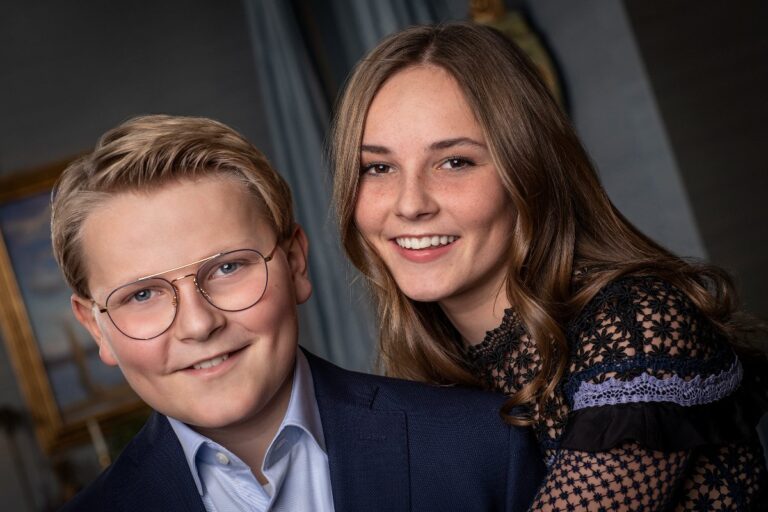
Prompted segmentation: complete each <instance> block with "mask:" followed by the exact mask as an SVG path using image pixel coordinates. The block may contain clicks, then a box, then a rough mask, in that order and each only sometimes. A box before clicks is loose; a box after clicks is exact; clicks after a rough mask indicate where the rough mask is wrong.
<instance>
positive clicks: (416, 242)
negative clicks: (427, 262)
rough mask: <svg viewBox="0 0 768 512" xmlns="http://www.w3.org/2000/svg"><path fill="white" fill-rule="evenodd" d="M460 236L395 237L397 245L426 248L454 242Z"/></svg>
mask: <svg viewBox="0 0 768 512" xmlns="http://www.w3.org/2000/svg"><path fill="white" fill-rule="evenodd" d="M457 238H458V237H456V236H447V235H442V236H441V235H434V236H421V237H400V238H395V242H397V245H399V246H400V247H402V248H404V249H426V248H428V247H439V246H441V245H448V244H452V243H453V242H455V241H456V239H457Z"/></svg>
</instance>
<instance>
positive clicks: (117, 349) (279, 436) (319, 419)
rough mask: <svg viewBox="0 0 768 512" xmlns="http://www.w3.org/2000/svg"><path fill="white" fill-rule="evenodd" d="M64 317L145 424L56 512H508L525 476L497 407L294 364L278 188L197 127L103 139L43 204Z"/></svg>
mask: <svg viewBox="0 0 768 512" xmlns="http://www.w3.org/2000/svg"><path fill="white" fill-rule="evenodd" d="M51 226H52V228H51V229H52V238H53V245H54V254H55V256H56V259H57V261H58V263H59V265H60V267H61V269H62V271H63V273H64V275H65V278H66V279H67V281H68V283H69V284H70V286H71V287H72V289H73V291H74V294H73V295H72V309H73V312H74V314H75V316H76V318H77V319H78V321H80V323H82V324H83V325H84V326H85V327H86V329H87V330H88V332H89V333H90V334H91V336H92V337H93V339H94V340H95V341H96V343H97V344H98V347H99V356H100V358H101V359H102V361H103V362H104V363H106V364H108V365H118V366H119V367H120V369H121V371H122V372H123V374H124V375H125V378H126V380H127V381H128V383H129V384H130V385H131V387H132V388H133V389H134V390H135V391H136V393H137V394H138V395H139V396H140V397H141V398H142V399H143V400H144V401H145V402H147V404H149V405H150V406H151V407H152V408H153V409H154V410H155V411H156V412H155V413H154V414H153V415H152V417H151V418H150V419H149V421H148V422H147V424H146V425H145V427H144V428H143V429H142V431H141V432H140V433H139V434H137V436H136V437H135V438H134V440H133V441H132V442H131V443H130V444H129V445H128V447H126V449H125V450H124V451H123V453H122V454H121V455H120V457H119V458H118V459H117V460H116V461H115V463H114V464H113V465H112V466H111V467H110V468H109V469H108V470H107V471H105V472H104V473H103V474H102V475H101V476H100V477H99V479H98V480H97V481H96V482H94V483H93V484H92V485H90V486H89V487H88V488H86V489H85V490H84V491H83V492H82V493H80V494H79V495H78V496H77V497H76V498H75V499H74V500H73V501H72V502H71V503H70V504H68V506H67V507H65V510H87V511H91V510H110V511H118V510H125V511H137V510H141V511H151V510H158V511H164V512H167V511H173V510H179V511H182V510H183V511H191V510H196V511H205V510H207V511H212V510H281V511H282V510H286V511H288V510H297V511H305V510H306V511H310V510H311V511H325V510H336V511H343V510H349V511H357V510H365V511H374V510H387V511H398V510H483V511H486V510H497V509H509V510H522V509H524V508H526V507H527V505H528V504H529V503H530V501H531V500H532V497H533V493H534V492H535V489H536V485H537V484H538V482H539V477H540V475H541V473H540V472H541V462H540V460H539V457H538V456H537V454H536V448H535V445H534V444H533V441H532V440H531V439H529V437H528V434H527V433H526V432H524V431H521V430H518V429H510V428H508V427H506V426H504V425H503V424H502V422H501V420H500V419H499V418H498V414H497V411H498V408H499V406H500V404H501V401H502V399H501V398H500V397H496V396H493V395H490V394H485V393H481V392H473V391H467V390H459V389H439V388H431V387H428V386H424V385H420V384H415V383H409V382H403V381H396V380H393V379H386V378H382V377H374V376H368V375H362V374H357V373H352V372H347V371H344V370H342V369H340V368H337V367H335V366H333V365H331V364H330V363H327V362H325V361H322V360H320V359H318V358H317V357H314V356H312V355H311V354H309V353H306V354H305V353H304V352H302V351H300V350H297V348H298V331H297V309H296V306H297V305H298V304H301V303H303V302H304V301H306V300H307V299H308V298H309V296H310V294H311V290H312V285H311V283H310V281H309V279H308V276H307V247H308V243H307V238H306V236H305V234H304V232H303V231H302V229H301V227H299V226H298V225H297V224H296V223H295V222H294V220H293V214H292V204H291V195H290V191H289V189H288V186H287V185H286V183H285V182H284V181H283V179H282V178H281V177H280V176H279V175H278V174H277V173H276V172H275V171H274V170H273V169H272V168H271V167H270V165H269V163H268V162H267V161H266V159H265V158H264V156H263V155H262V154H261V153H260V152H259V151H258V150H256V149H255V148H254V147H253V146H251V145H250V144H249V143H248V142H247V141H245V139H243V138H242V137H241V136H240V135H238V134H237V133H235V132H234V131H233V130H231V129H229V128H228V127H226V126H224V125H222V124H220V123H217V122H215V121H211V120H207V119H199V118H182V117H170V116H148V117H141V118H136V119H133V120H131V121H128V122H127V123H124V124H122V125H120V126H118V127H117V128H115V129H113V130H111V131H110V132H108V133H106V134H105V135H104V136H103V137H102V138H101V140H100V141H99V143H98V144H97V146H96V149H95V150H94V151H93V152H92V153H91V154H89V155H86V156H85V157H83V158H81V159H80V160H78V161H76V162H75V163H73V164H72V165H70V166H69V167H68V168H67V170H65V171H64V174H63V175H62V177H61V179H60V180H59V183H58V184H57V187H56V190H55V194H54V199H53V202H52V222H51Z"/></svg>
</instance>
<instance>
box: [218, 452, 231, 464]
mask: <svg viewBox="0 0 768 512" xmlns="http://www.w3.org/2000/svg"><path fill="white" fill-rule="evenodd" d="M216 460H217V461H219V464H224V465H225V466H226V465H227V464H229V457H227V454H226V453H221V452H217V453H216Z"/></svg>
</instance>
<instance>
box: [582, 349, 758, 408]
mask: <svg viewBox="0 0 768 512" xmlns="http://www.w3.org/2000/svg"><path fill="white" fill-rule="evenodd" d="M742 373H743V370H742V368H741V363H740V362H739V360H738V358H737V359H736V360H735V361H734V362H733V364H732V365H731V367H730V368H728V369H727V370H723V371H721V372H719V373H717V374H715V375H710V376H709V377H706V378H702V376H701V375H697V376H695V377H694V378H692V379H690V380H685V379H681V378H680V377H678V376H677V375H673V376H672V377H670V378H668V379H659V378H656V377H654V376H653V375H649V374H647V373H643V374H641V375H640V376H639V377H635V378H634V379H631V380H628V381H624V380H620V379H616V378H611V379H608V380H606V381H604V382H600V383H598V384H592V383H590V382H582V383H581V386H580V387H579V390H578V391H576V393H575V394H574V396H573V410H574V411H577V410H579V409H584V408H585V407H600V406H603V405H616V404H626V403H637V402H673V403H676V404H677V405H683V406H691V405H702V404H708V403H712V402H715V401H717V400H720V399H722V398H725V397H726V396H728V395H730V394H731V393H733V392H734V391H735V390H736V388H738V387H739V383H741V378H742Z"/></svg>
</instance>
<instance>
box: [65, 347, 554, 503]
mask: <svg viewBox="0 0 768 512" xmlns="http://www.w3.org/2000/svg"><path fill="white" fill-rule="evenodd" d="M307 358H308V360H309V364H310V367H311V369H312V377H313V381H314V385H315V395H316V396H317V403H318V406H319V409H320V416H321V419H322V424H323V432H324V435H325V442H326V448H327V450H328V463H329V467H330V474H331V486H332V488H333V502H334V506H335V509H336V512H357V511H365V512H375V511H382V512H383V511H386V512H404V511H411V510H413V511H433V510H434V511H446V510H457V511H459V510H460V511H475V510H476V511H478V512H479V511H482V512H488V511H493V510H513V511H517V510H525V509H527V507H528V505H529V504H530V503H531V501H532V499H533V496H534V494H535V492H536V489H537V487H538V485H539V483H540V482H541V479H542V476H543V466H542V462H541V456H540V453H539V451H538V448H537V446H536V444H535V441H534V439H533V437H532V434H531V433H530V432H529V431H527V430H524V429H518V428H514V427H512V428H511V427H508V426H506V425H504V423H503V422H502V421H501V419H500V418H499V414H498V410H499V407H500V405H501V403H502V402H503V397H501V396H499V395H495V394H491V393H485V392H481V391H474V390H467V389H460V388H438V387H432V386H427V385H424V384H419V383H415V382H407V381H402V380H396V379H389V378H386V377H378V376H374V375H366V374H362V373H355V372H349V371H346V370H343V369H341V368H338V367H336V366H334V365H332V364H331V363H328V362H327V361H324V360H322V359H319V358H317V357H315V356H312V355H311V354H307ZM63 510H65V511H75V510H76V511H87V512H90V511H100V510H103V511H105V512H106V511H110V512H129V511H130V512H136V511H141V512H151V511H158V512H161V511H162V512H173V511H179V512H182V511H183V512H192V511H194V512H205V508H204V506H203V503H202V500H201V499H200V495H199V494H198V492H197V488H196V487H195V484H194V481H193V480H192V475H191V474H190V471H189V468H188V466H187V463H186V460H185V458H184V453H183V451H182V448H181V445H180V444H179V441H178V439H177V438H176V435H175V434H174V432H173V430H172V429H171V426H170V424H169V423H168V420H167V419H166V418H165V416H163V415H161V414H158V413H153V415H152V416H151V417H150V419H149V420H148V421H147V424H146V425H145V426H144V428H142V430H141V431H140V432H139V433H138V434H137V435H136V437H135V438H134V439H133V440H132V441H131V442H130V443H129V445H128V446H127V447H126V448H125V450H123V453H122V454H121V455H120V456H119V457H118V458H117V460H115V462H114V464H112V466H110V467H109V468H108V469H107V470H106V471H105V472H104V473H102V474H101V476H100V477H99V478H98V479H97V480H96V481H95V482H93V483H92V484H91V485H90V486H88V487H87V488H86V489H85V490H83V491H82V492H81V493H80V494H78V495H77V496H76V497H75V498H74V499H73V500H72V501H71V502H70V503H68V504H67V505H66V506H65V507H64V509H63ZM298 512H302V511H298Z"/></svg>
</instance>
